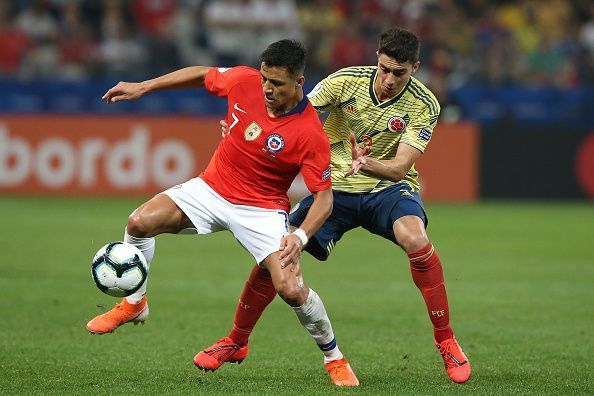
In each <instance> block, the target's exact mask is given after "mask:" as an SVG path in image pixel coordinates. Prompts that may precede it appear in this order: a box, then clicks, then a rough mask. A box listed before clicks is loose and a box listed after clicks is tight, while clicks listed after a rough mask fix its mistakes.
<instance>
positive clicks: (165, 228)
mask: <svg viewBox="0 0 594 396" xmlns="http://www.w3.org/2000/svg"><path fill="white" fill-rule="evenodd" d="M191 226H192V223H191V222H190V219H189V218H188V217H187V216H186V215H185V214H184V212H183V211H182V210H181V209H180V208H179V207H178V206H177V205H176V204H175V202H173V200H171V198H169V197H168V196H167V195H165V194H157V195H155V196H154V197H153V198H151V199H150V200H148V201H147V202H145V203H143V204H142V205H140V206H139V207H138V208H136V209H135V210H134V212H132V214H131V215H130V217H129V219H128V224H127V227H126V228H127V232H128V233H129V234H130V235H134V236H138V237H152V236H155V235H159V234H163V233H177V232H179V231H180V230H182V229H184V228H187V227H191Z"/></svg>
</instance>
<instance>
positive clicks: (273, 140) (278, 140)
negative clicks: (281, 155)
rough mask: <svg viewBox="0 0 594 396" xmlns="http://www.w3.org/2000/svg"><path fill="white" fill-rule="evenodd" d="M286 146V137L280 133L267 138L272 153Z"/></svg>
mask: <svg viewBox="0 0 594 396" xmlns="http://www.w3.org/2000/svg"><path fill="white" fill-rule="evenodd" d="M284 147H285V139H283V137H282V136H281V135H279V134H276V133H275V134H272V135H269V136H268V137H267V138H266V148H267V149H268V151H270V152H271V153H278V152H279V151H281V150H282V149H283V148H284Z"/></svg>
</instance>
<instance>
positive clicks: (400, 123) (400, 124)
mask: <svg viewBox="0 0 594 396" xmlns="http://www.w3.org/2000/svg"><path fill="white" fill-rule="evenodd" d="M404 128H406V121H404V119H403V118H402V117H398V116H394V117H391V118H390V119H389V120H388V129H389V130H390V131H392V132H402V131H404Z"/></svg>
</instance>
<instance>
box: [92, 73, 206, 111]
mask: <svg viewBox="0 0 594 396" xmlns="http://www.w3.org/2000/svg"><path fill="white" fill-rule="evenodd" d="M210 69H211V67H208V66H191V67H185V68H183V69H179V70H176V71H174V72H171V73H169V74H165V75H163V76H160V77H157V78H154V79H152V80H146V81H142V82H138V83H131V82H123V81H120V82H119V83H118V84H117V85H116V86H115V87H113V88H111V89H110V90H109V91H107V92H106V93H105V95H103V97H102V98H101V99H103V100H105V101H107V103H114V102H119V101H122V100H135V99H138V98H140V97H141V96H143V95H145V94H147V93H150V92H153V91H158V90H161V89H187V88H201V87H204V80H205V78H206V74H207V73H208V71H209V70H210Z"/></svg>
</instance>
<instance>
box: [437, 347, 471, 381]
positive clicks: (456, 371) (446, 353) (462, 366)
mask: <svg viewBox="0 0 594 396" xmlns="http://www.w3.org/2000/svg"><path fill="white" fill-rule="evenodd" d="M434 341H435V340H434ZM435 346H436V347H437V351H438V352H439V354H440V355H441V357H442V358H443V362H444V364H445V369H446V372H447V373H448V376H449V377H450V378H451V379H452V381H454V382H456V383H458V384H461V383H463V382H466V381H468V378H470V372H471V368H470V362H469V361H468V358H467V357H466V355H465V354H464V352H463V351H462V348H460V345H459V344H458V341H456V337H453V338H448V339H447V340H444V341H442V342H437V341H435Z"/></svg>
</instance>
